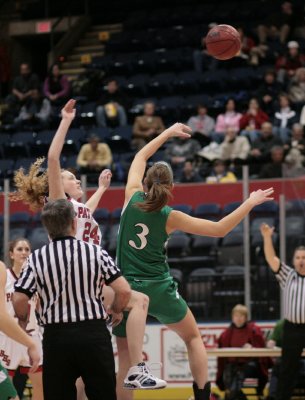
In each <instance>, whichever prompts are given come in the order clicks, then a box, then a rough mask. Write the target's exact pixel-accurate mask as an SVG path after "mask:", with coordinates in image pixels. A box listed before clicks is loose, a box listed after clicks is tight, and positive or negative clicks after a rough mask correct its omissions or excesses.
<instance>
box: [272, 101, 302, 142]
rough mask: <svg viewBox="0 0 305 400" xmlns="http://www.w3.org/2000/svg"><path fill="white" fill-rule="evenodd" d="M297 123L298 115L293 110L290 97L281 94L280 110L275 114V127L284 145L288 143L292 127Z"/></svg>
mask: <svg viewBox="0 0 305 400" xmlns="http://www.w3.org/2000/svg"><path fill="white" fill-rule="evenodd" d="M296 122H297V113H296V112H295V111H294V110H292V109H291V107H290V101H289V97H288V95H286V94H281V95H280V96H279V109H278V110H277V111H276V112H275V114H274V118H273V126H274V128H275V132H276V134H277V135H278V136H280V138H281V139H282V142H283V143H286V142H288V140H289V138H290V135H291V128H292V125H293V124H294V123H296Z"/></svg>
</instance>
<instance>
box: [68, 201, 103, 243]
mask: <svg viewBox="0 0 305 400" xmlns="http://www.w3.org/2000/svg"><path fill="white" fill-rule="evenodd" d="M69 200H70V201H71V203H72V204H73V207H74V211H75V212H76V216H77V232H76V239H79V240H83V241H84V242H87V243H91V244H97V245H100V244H101V238H102V233H101V230H100V228H99V225H98V223H97V222H96V221H95V219H94V218H93V216H92V214H91V211H90V210H89V208H88V207H86V205H85V204H83V203H79V202H78V201H76V200H74V199H71V198H70V199H69Z"/></svg>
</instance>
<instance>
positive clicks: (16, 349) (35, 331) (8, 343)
mask: <svg viewBox="0 0 305 400" xmlns="http://www.w3.org/2000/svg"><path fill="white" fill-rule="evenodd" d="M17 279H18V278H17V276H16V275H15V274H14V271H13V270H11V269H7V272H6V285H5V303H6V309H7V311H8V313H9V314H10V315H11V316H12V317H15V311H14V307H13V304H12V295H13V293H14V285H15V282H16V280H17ZM37 299H38V297H37V296H33V297H32V298H31V299H30V300H29V321H28V324H27V326H26V331H27V333H28V334H29V335H30V336H32V338H33V340H34V341H36V343H37V345H38V347H39V348H40V353H41V356H42V346H41V342H42V335H41V328H40V327H39V325H38V323H37V319H36V316H35V308H36V304H37ZM16 321H18V320H17V318H16ZM41 360H42V358H41ZM0 362H1V364H2V365H3V366H4V367H5V368H6V369H7V370H9V372H10V374H11V375H12V372H13V371H15V370H16V369H17V368H18V366H21V367H24V368H25V369H24V371H23V372H24V373H27V372H28V369H29V367H30V360H29V356H28V353H27V348H26V347H25V346H23V345H22V344H20V343H18V342H15V340H13V339H11V338H9V337H7V336H6V335H5V334H4V333H3V332H0Z"/></svg>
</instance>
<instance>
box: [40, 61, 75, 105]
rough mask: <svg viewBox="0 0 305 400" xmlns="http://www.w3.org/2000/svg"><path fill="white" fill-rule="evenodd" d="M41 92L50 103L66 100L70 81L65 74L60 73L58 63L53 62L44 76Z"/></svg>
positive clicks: (56, 103)
mask: <svg viewBox="0 0 305 400" xmlns="http://www.w3.org/2000/svg"><path fill="white" fill-rule="evenodd" d="M43 92H44V95H45V96H46V97H47V98H48V99H49V100H50V102H51V104H52V105H62V104H63V103H65V102H66V100H67V98H68V96H69V92H70V83H69V81H68V78H67V76H66V75H64V74H61V73H60V69H59V65H58V64H53V66H52V68H51V70H50V73H49V75H48V76H47V77H46V79H45V81H44V85H43Z"/></svg>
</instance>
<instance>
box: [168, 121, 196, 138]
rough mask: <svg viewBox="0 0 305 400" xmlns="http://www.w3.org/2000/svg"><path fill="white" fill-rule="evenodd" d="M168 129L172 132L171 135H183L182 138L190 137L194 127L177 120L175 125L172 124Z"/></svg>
mask: <svg viewBox="0 0 305 400" xmlns="http://www.w3.org/2000/svg"><path fill="white" fill-rule="evenodd" d="M167 131H168V132H169V133H170V136H171V137H182V138H190V137H191V133H192V129H191V128H190V127H189V126H187V125H184V124H181V123H180V122H176V123H175V124H174V125H172V126H170V127H169V128H168V129H167Z"/></svg>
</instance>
